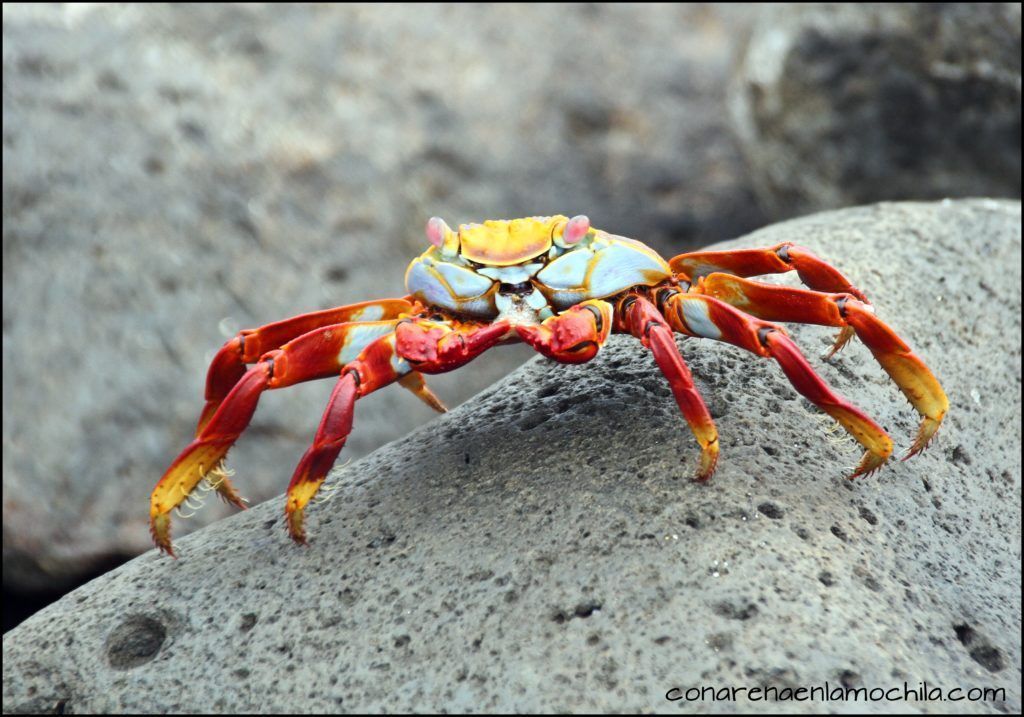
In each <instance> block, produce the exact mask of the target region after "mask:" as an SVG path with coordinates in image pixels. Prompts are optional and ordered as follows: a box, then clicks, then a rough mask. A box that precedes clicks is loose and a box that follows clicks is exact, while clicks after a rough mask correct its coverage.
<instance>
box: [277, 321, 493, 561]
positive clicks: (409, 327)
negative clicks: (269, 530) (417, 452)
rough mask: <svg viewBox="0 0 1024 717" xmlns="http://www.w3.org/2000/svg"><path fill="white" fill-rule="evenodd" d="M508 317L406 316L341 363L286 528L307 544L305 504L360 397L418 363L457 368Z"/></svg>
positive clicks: (429, 369)
mask: <svg viewBox="0 0 1024 717" xmlns="http://www.w3.org/2000/svg"><path fill="white" fill-rule="evenodd" d="M509 328H510V326H509V324H508V322H506V321H498V322H495V323H493V324H486V325H481V324H454V322H453V323H447V322H436V321H429V320H426V319H403V320H402V321H401V322H399V323H398V325H397V326H396V328H395V330H394V331H393V332H390V333H388V334H387V335H385V336H382V337H380V338H379V339H377V340H376V341H374V342H373V343H371V344H369V345H368V346H366V348H364V349H363V351H362V352H361V353H360V354H359V356H358V357H356V358H355V359H354V360H352V361H350V362H348V363H346V364H345V366H344V367H342V369H341V378H340V379H338V383H337V384H336V385H335V387H334V391H333V392H332V393H331V398H330V400H329V401H328V403H327V409H326V410H325V411H324V415H323V418H322V419H321V421H320V427H319V428H318V429H317V432H316V437H315V438H314V439H313V444H312V445H311V446H310V447H309V449H308V450H307V451H306V453H305V454H304V455H303V456H302V460H300V461H299V464H298V465H297V466H296V468H295V472H294V474H293V475H292V480H291V483H290V484H289V485H288V497H287V502H286V505H285V518H286V520H287V523H288V533H289V535H291V538H292V540H294V541H295V542H296V543H300V544H305V542H306V529H305V525H304V522H305V519H304V514H305V508H306V505H307V504H308V503H309V501H310V499H312V498H313V496H314V495H316V493H317V491H318V490H319V489H320V486H321V485H322V484H323V482H324V480H325V479H326V478H327V473H328V472H329V471H330V469H331V466H333V465H334V461H335V460H336V459H337V457H338V454H339V453H340V452H341V449H342V448H343V447H344V445H345V441H346V440H347V439H348V435H349V433H350V432H351V431H352V415H353V411H354V408H355V402H356V399H358V398H362V397H363V396H366V395H368V394H370V393H372V392H373V391H376V390H377V389H378V388H383V387H384V386H387V385H388V384H390V383H393V382H395V381H401V380H402V378H403V377H404V376H407V375H410V372H411V371H413V369H414V368H415V369H416V370H417V371H421V372H423V373H443V372H445V371H451V370H452V369H455V368H458V367H459V366H462V365H463V364H465V363H468V362H469V361H471V360H472V359H474V358H476V357H477V356H479V355H480V354H481V353H483V352H484V351H485V350H487V349H489V348H491V347H492V346H495V345H497V344H498V343H501V342H502V341H504V340H506V338H507V335H508V332H509Z"/></svg>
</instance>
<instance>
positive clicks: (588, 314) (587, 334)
mask: <svg viewBox="0 0 1024 717" xmlns="http://www.w3.org/2000/svg"><path fill="white" fill-rule="evenodd" d="M611 330H612V307H611V304H609V303H608V302H607V301H601V300H599V299H592V300H590V301H584V302H582V303H580V304H576V305H575V306H573V307H572V308H569V309H566V310H565V311H563V312H562V313H561V314H559V315H558V316H552V317H549V318H547V319H545V320H544V322H543V323H541V324H539V325H534V324H521V325H517V326H516V332H517V333H518V334H519V336H520V338H522V339H523V341H525V342H526V343H528V344H530V346H532V347H533V348H534V349H536V350H537V351H538V352H540V353H542V354H544V355H545V356H547V357H548V358H550V359H554V360H555V361H559V362H561V363H585V362H587V361H589V360H590V359H592V358H594V356H596V355H597V352H598V350H599V349H600V348H601V346H602V345H604V342H605V341H607V340H608V334H610V333H611Z"/></svg>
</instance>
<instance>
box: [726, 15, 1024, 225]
mask: <svg viewBox="0 0 1024 717" xmlns="http://www.w3.org/2000/svg"><path fill="white" fill-rule="evenodd" d="M1020 78H1021V15H1020V4H1019V3H985V4H980V5H979V4H948V3H946V4H927V3H904V4H863V3H860V4H845V5H842V4H840V5H835V4H832V5H813V4H812V5H798V4H785V5H773V6H770V7H767V8H765V10H764V12H763V14H762V16H761V17H760V19H759V21H758V22H757V23H756V24H755V28H754V30H753V33H752V37H751V39H750V42H749V44H748V46H747V48H746V53H745V57H744V60H743V61H742V62H741V63H740V64H739V67H738V71H737V73H736V76H735V77H734V80H733V82H732V86H731V89H730V105H731V109H732V115H733V119H734V122H733V124H734V127H735V129H736V132H737V134H738V135H739V137H740V142H741V144H742V146H743V151H744V155H745V156H746V159H747V161H748V164H749V165H750V171H751V175H752V179H753V181H754V184H755V188H756V191H757V195H758V198H759V200H760V201H761V203H762V205H763V206H764V207H765V208H766V210H767V211H769V212H770V213H771V214H772V215H773V216H775V217H777V218H784V217H789V216H794V215H798V214H804V213H808V212H811V211H820V210H821V209H828V208H833V207H842V206H849V205H852V204H860V203H866V202H873V201H878V200H880V199H932V198H942V197H964V196H1006V197H1016V198H1019V197H1020V192H1021V179H1020V177H1021V173H1020V168H1021V149H1020V131H1021V125H1020V116H1021V79H1020Z"/></svg>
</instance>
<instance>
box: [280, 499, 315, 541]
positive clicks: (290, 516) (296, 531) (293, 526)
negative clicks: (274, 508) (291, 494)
mask: <svg viewBox="0 0 1024 717" xmlns="http://www.w3.org/2000/svg"><path fill="white" fill-rule="evenodd" d="M305 522H306V521H305V510H304V509H303V508H294V509H293V508H292V507H291V506H289V507H288V508H287V509H285V523H286V524H287V526H288V537H289V538H291V539H292V542H293V543H295V544H296V545H309V542H308V540H307V538H306V525H305Z"/></svg>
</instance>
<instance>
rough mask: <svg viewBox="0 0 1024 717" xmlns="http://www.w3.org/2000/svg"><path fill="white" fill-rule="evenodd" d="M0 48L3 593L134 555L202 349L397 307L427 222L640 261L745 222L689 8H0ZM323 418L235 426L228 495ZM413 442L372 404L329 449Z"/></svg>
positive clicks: (189, 422) (181, 440) (718, 103)
mask: <svg viewBox="0 0 1024 717" xmlns="http://www.w3.org/2000/svg"><path fill="white" fill-rule="evenodd" d="M722 12H725V11H722ZM728 22H729V25H728V26H729V28H735V27H742V25H743V23H744V16H743V14H742V13H736V14H730V15H729V21H728ZM3 33H4V109H3V116H4V206H3V210H4V223H3V224H4V242H3V245H4V253H3V258H4V262H3V263H4V269H3V279H4V310H3V311H4V398H3V411H4V428H3V435H4V439H3V440H4V456H3V481H4V482H3V488H4V512H3V525H4V531H3V537H4V548H3V561H4V584H5V586H11V585H17V586H20V587H21V588H23V589H24V588H33V587H42V586H52V585H53V584H54V583H61V582H66V581H69V580H73V579H74V578H75V577H76V576H79V575H82V574H86V573H88V572H89V571H90V570H92V569H95V567H96V566H97V565H99V564H102V563H103V562H104V561H105V560H106V559H108V558H110V557H111V556H113V557H122V556H130V555H133V554H135V553H138V552H141V551H143V550H145V549H148V547H149V546H150V542H149V538H148V536H147V534H146V527H145V520H144V518H145V516H144V506H145V505H146V501H147V495H148V492H149V491H150V489H151V488H152V486H153V484H154V483H155V482H156V480H157V479H158V478H159V476H160V475H161V473H162V472H163V470H164V469H165V468H166V466H167V464H168V463H169V462H170V460H171V459H172V458H173V457H174V456H175V455H176V453H177V452H178V451H179V450H180V449H181V448H182V446H183V445H184V444H185V443H186V442H187V440H188V438H189V436H190V433H191V431H192V429H193V425H194V422H195V420H196V418H197V416H198V412H199V409H200V407H201V393H202V384H203V378H204V375H205V371H206V367H207V363H208V361H209V360H210V359H211V358H212V356H213V354H214V352H215V351H216V349H217V348H218V347H219V346H220V344H221V343H222V342H223V341H224V340H225V338H227V337H229V336H231V335H233V334H234V333H235V332H236V331H237V330H238V329H240V328H243V327H249V326H258V325H260V324H263V323H267V322H269V321H273V320H277V319H281V318H285V317H287V316H289V315H292V314H296V313H300V312H305V311H310V310H314V309H319V308H323V307H326V306H333V305H338V304H344V303H350V302H354V301H362V300H366V299H371V298H376V297H384V296H388V295H395V294H400V293H403V286H402V278H403V273H404V270H405V267H406V265H407V264H408V262H409V261H410V260H411V259H412V258H413V257H414V256H415V255H416V254H418V253H419V252H420V251H422V249H423V248H424V247H425V246H426V244H425V239H424V237H423V226H424V224H425V222H426V219H427V218H428V217H429V216H431V215H433V214H440V215H442V216H444V217H446V218H447V219H448V221H449V222H451V223H452V224H453V225H454V224H456V223H457V222H463V221H472V220H480V219H484V218H488V217H509V216H520V215H532V214H538V213H545V212H553V211H558V212H568V213H570V214H573V213H578V212H586V213H589V214H590V215H591V217H592V219H593V220H594V223H595V225H598V226H604V227H608V228H610V229H614V230H615V231H617V232H621V233H625V234H629V235H631V236H637V237H641V238H644V239H645V240H648V241H650V242H651V243H652V244H655V245H658V246H659V247H660V248H661V249H663V250H664V251H665V252H666V253H668V254H670V253H675V252H677V251H682V250H683V249H685V248H687V247H690V246H693V245H695V244H697V243H705V242H707V241H710V240H713V239H715V238H718V237H721V236H735V235H737V234H739V233H742V232H743V231H747V230H749V229H750V228H752V227H754V226H757V225H758V224H759V223H762V222H761V221H760V215H759V213H758V211H757V210H756V208H755V207H754V204H753V202H752V193H751V191H750V190H749V188H748V187H747V180H746V174H745V171H744V170H743V167H742V161H741V159H740V156H739V153H738V149H737V148H736V147H735V145H734V143H733V140H732V138H731V136H730V134H729V132H728V129H727V121H726V112H725V111H724V108H725V90H724V88H725V78H726V76H727V73H728V68H729V62H730V57H731V50H732V44H733V43H732V39H731V38H732V37H733V35H732V34H731V32H726V24H725V21H724V20H723V19H722V17H721V14H720V12H719V11H718V10H714V9H707V8H699V7H667V6H666V7H659V8H648V9H647V10H646V11H644V12H637V11H635V10H634V9H631V8H624V7H604V6H594V5H589V6H578V7H571V8H566V7H558V6H531V7H529V8H524V7H507V6H501V7H493V8H490V7H470V6H461V7H455V6H439V7H432V6H417V7H415V8H412V7H410V8H405V9H402V10H401V11H395V10H394V9H388V8H386V7H385V8H380V7H375V8H370V7H358V6H346V7H340V6H339V7H305V6H302V7H299V6H223V5H203V6H194V7H184V6H181V7H178V6H149V7H146V6H136V7H128V6H121V7H114V6H99V5H93V6H64V7H61V6H27V5H26V6H20V7H9V8H5V12H4V28H3ZM637 38H643V41H642V42H637ZM529 355H530V353H529V352H527V351H524V350H509V351H506V352H504V353H501V352H498V353H495V354H494V355H493V356H490V357H487V358H486V359H485V360H482V361H480V362H479V365H478V366H476V367H475V368H474V369H473V370H471V371H467V372H463V373H461V374H460V375H459V376H458V377H457V378H456V377H441V378H440V379H439V380H437V381H435V382H434V384H435V387H436V390H437V391H438V393H439V394H440V395H442V396H443V397H444V398H445V400H447V401H448V402H449V403H450V404H452V405H454V404H457V403H459V402H460V401H462V400H464V399H466V398H468V397H469V396H471V395H473V394H474V393H476V392H477V391H479V390H480V389H482V388H483V387H485V386H487V385H489V384H490V383H491V382H493V381H494V380H495V379H497V378H498V377H500V376H503V375H505V374H506V373H507V372H508V371H509V370H510V369H511V368H512V367H514V366H515V365H518V364H519V363H521V362H522V361H523V360H525V358H526V357H527V356H529ZM329 392H330V386H329V385H325V384H316V385H306V386H300V387H296V388H293V389H290V390H289V391H284V392H275V393H273V394H270V395H267V396H266V398H265V399H264V400H263V401H262V405H261V409H260V412H259V415H258V416H257V418H256V420H255V422H254V425H253V427H252V429H250V431H249V432H248V433H247V434H246V437H245V438H243V439H242V441H241V443H240V445H239V448H238V450H237V451H235V452H234V453H233V456H232V460H233V465H234V467H235V468H236V469H237V470H238V473H239V476H240V482H241V485H242V488H243V490H244V492H245V493H246V495H247V496H248V497H249V498H251V499H253V500H256V501H259V500H264V499H266V498H268V497H270V496H272V495H275V494H277V493H278V492H279V491H281V490H282V489H283V487H284V486H285V485H286V484H287V480H288V476H289V475H290V474H291V471H292V469H293V467H294V464H295V463H296V462H297V460H298V458H299V457H300V456H301V455H302V452H303V451H304V450H305V448H306V446H307V444H308V442H309V441H310V439H311V437H312V436H313V433H314V432H315V429H316V425H317V422H318V421H319V419H320V416H321V413H322V411H323V407H324V405H325V403H326V400H327V396H328V394H329ZM432 418H433V414H432V413H431V412H430V411H429V409H427V408H426V407H424V406H421V405H420V404H419V402H418V401H416V400H415V399H414V398H413V397H411V396H408V395H406V394H405V393H404V392H402V391H389V392H382V393H381V394H379V395H378V396H374V397H373V398H372V399H370V400H369V401H367V405H366V407H365V410H364V411H363V412H362V415H361V417H360V421H359V424H358V425H357V427H356V429H355V432H354V434H353V436H352V438H351V440H350V442H349V446H348V447H347V449H346V450H347V451H348V452H349V455H350V456H360V455H364V454H366V453H368V452H369V451H370V450H372V449H374V448H376V447H378V446H380V445H381V444H383V443H385V442H387V441H389V440H392V439H394V438H397V437H398V436H401V435H403V434H404V433H406V432H408V431H409V430H411V429H412V428H414V427H415V426H417V425H419V424H420V423H422V422H424V421H427V420H430V419H432ZM224 514H225V513H224V512H223V511H219V510H217V509H213V508H209V509H208V510H207V511H205V512H204V513H203V514H201V515H200V516H197V518H196V520H195V521H193V522H192V524H191V525H192V526H200V525H202V524H203V523H204V522H206V521H208V520H211V519H215V518H217V517H220V516H223V515H224ZM182 528H183V529H186V528H185V526H184V525H183V526H182Z"/></svg>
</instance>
